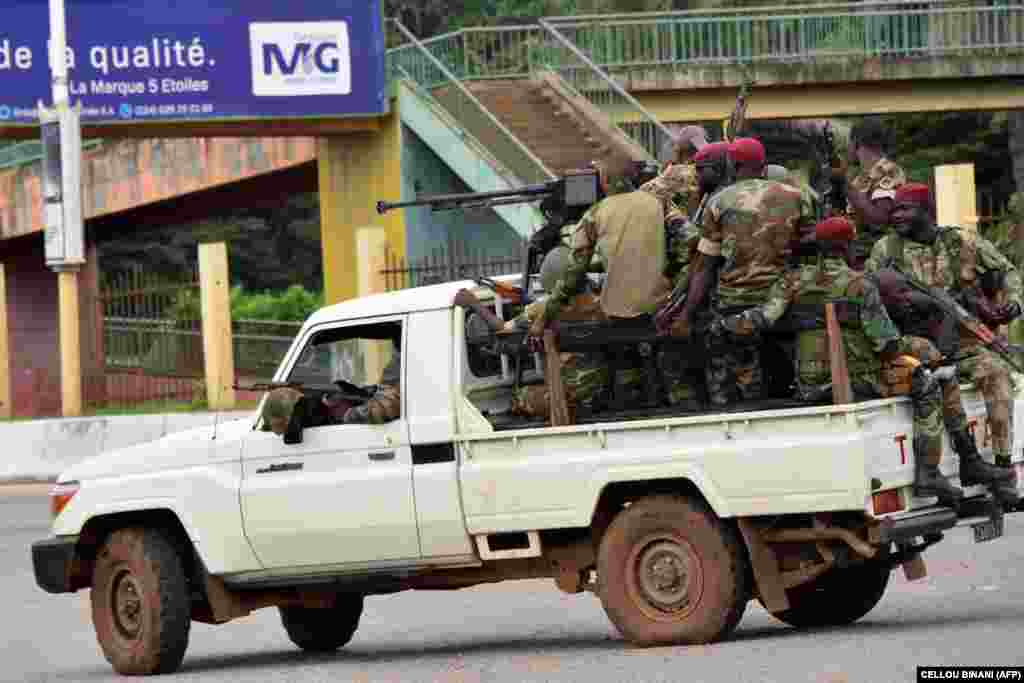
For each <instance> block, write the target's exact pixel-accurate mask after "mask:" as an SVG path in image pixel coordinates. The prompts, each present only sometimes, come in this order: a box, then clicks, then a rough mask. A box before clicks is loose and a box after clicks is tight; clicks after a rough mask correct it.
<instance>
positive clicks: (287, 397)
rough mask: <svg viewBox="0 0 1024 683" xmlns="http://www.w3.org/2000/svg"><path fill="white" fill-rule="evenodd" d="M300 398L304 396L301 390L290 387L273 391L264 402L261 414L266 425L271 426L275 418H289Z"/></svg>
mask: <svg viewBox="0 0 1024 683" xmlns="http://www.w3.org/2000/svg"><path fill="white" fill-rule="evenodd" d="M300 398H302V392H301V391H297V390H295V389H291V388H288V387H283V388H280V389H274V390H273V391H271V392H270V393H269V394H267V399H266V400H265V401H264V402H263V411H262V413H261V416H262V418H263V423H264V425H265V426H268V427H271V426H272V425H273V422H274V421H275V420H288V419H289V418H290V417H291V415H292V410H293V409H294V408H295V404H296V403H298V401H299V399H300Z"/></svg>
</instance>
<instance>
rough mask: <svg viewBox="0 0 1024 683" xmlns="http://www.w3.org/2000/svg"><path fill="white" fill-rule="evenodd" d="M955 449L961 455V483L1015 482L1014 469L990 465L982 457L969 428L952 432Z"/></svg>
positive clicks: (964, 484) (999, 483) (968, 484)
mask: <svg viewBox="0 0 1024 683" xmlns="http://www.w3.org/2000/svg"><path fill="white" fill-rule="evenodd" d="M949 436H950V440H951V441H952V442H953V450H954V451H956V454H957V455H959V456H960V485H961V486H974V485H975V484H991V485H994V486H1004V485H1007V484H1010V483H1011V482H1013V480H1014V479H1015V477H1014V476H1013V470H1011V469H1007V468H1003V467H996V466H995V465H989V464H988V463H987V462H985V461H984V460H982V459H981V455H980V454H979V453H978V446H977V445H976V444H975V443H974V437H972V436H971V435H970V433H969V432H968V431H967V429H966V428H965V429H960V430H957V431H955V432H950V435H949Z"/></svg>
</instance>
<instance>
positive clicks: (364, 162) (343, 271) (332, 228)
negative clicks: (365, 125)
mask: <svg viewBox="0 0 1024 683" xmlns="http://www.w3.org/2000/svg"><path fill="white" fill-rule="evenodd" d="M378 125H379V128H378V130H376V131H368V132H358V133H348V134H345V135H338V136H332V137H324V138H318V140H317V165H318V175H319V185H320V225H321V227H320V233H321V244H322V248H323V261H324V300H325V302H326V303H328V304H332V303H337V302H339V301H344V300H346V299H352V298H354V297H356V296H358V294H359V275H358V274H359V266H358V247H357V244H356V233H357V231H358V230H359V229H360V228H362V227H367V226H377V227H379V228H382V229H383V230H384V234H385V235H386V238H387V242H388V245H389V246H390V248H391V252H392V253H393V254H395V255H396V256H397V257H400V258H404V257H405V220H404V217H403V214H404V212H403V211H402V210H397V211H390V212H388V213H387V214H385V215H383V216H381V215H378V214H377V201H378V200H386V201H398V200H399V199H401V192H402V190H401V187H402V168H401V161H402V140H401V121H400V118H399V115H398V102H397V100H392V106H391V113H390V114H388V115H386V116H383V117H381V118H380V119H378Z"/></svg>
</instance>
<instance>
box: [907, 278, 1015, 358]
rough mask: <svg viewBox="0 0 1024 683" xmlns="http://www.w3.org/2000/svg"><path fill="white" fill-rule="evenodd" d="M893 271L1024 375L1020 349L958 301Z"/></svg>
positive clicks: (938, 290) (934, 288) (941, 291)
mask: <svg viewBox="0 0 1024 683" xmlns="http://www.w3.org/2000/svg"><path fill="white" fill-rule="evenodd" d="M893 269H894V270H896V272H898V273H899V274H900V275H902V276H903V277H904V278H905V279H906V281H907V283H908V284H909V285H910V287H911V289H914V290H915V291H917V292H920V293H921V294H924V295H925V296H926V297H928V298H929V299H931V301H932V302H933V303H934V304H935V305H936V306H937V307H938V308H939V310H941V311H942V312H943V313H945V314H946V315H947V316H949V317H951V318H952V319H954V320H956V322H957V324H958V325H959V327H960V328H962V329H964V330H966V331H967V332H968V333H970V335H971V336H972V337H974V338H975V339H977V340H978V341H979V342H981V344H982V345H983V346H984V347H985V348H988V349H990V350H991V351H993V352H994V353H995V354H996V355H998V356H999V357H1000V358H1002V359H1003V361H1004V362H1006V364H1007V365H1009V366H1010V367H1011V368H1013V369H1014V370H1015V371H1016V372H1021V373H1024V367H1022V366H1021V363H1020V361H1018V360H1017V359H1016V358H1014V353H1018V352H1019V351H1020V349H1019V348H1017V347H1014V346H1011V345H1010V344H1008V343H1007V342H1006V341H1004V340H1003V339H1002V338H1000V337H997V336H996V334H995V333H994V332H993V331H992V330H991V329H989V327H988V325H986V324H985V323H983V322H981V321H980V320H978V319H977V318H976V317H975V316H973V315H971V313H969V312H968V311H967V309H965V308H964V307H963V306H961V305H960V303H959V302H958V301H957V300H956V299H954V298H953V297H952V296H950V295H949V294H947V293H946V292H944V291H943V290H941V289H939V288H937V287H929V286H928V285H926V284H924V283H923V282H921V281H919V280H918V279H917V278H915V277H914V276H913V275H911V274H910V273H908V272H906V271H904V270H903V269H901V268H899V267H898V266H895V265H893Z"/></svg>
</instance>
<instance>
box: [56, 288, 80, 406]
mask: <svg viewBox="0 0 1024 683" xmlns="http://www.w3.org/2000/svg"><path fill="white" fill-rule="evenodd" d="M57 288H58V297H59V298H58V305H59V311H60V312H59V315H60V399H61V414H62V415H63V416H64V417H78V416H80V415H81V414H82V356H81V351H82V346H81V336H82V334H81V326H82V319H81V317H80V316H79V313H78V269H69V270H62V271H60V272H59V273H57Z"/></svg>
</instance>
